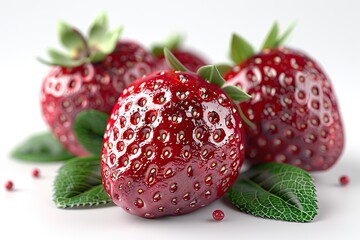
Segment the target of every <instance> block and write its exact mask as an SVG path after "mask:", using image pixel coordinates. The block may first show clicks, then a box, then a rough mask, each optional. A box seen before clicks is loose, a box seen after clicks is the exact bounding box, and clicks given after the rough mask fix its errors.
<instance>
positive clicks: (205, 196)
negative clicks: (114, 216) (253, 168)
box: [101, 53, 248, 218]
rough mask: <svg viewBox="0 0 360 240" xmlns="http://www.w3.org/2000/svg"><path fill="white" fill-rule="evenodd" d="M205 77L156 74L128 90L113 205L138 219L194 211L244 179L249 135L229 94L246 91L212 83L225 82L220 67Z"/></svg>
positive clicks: (119, 128) (106, 166)
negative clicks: (242, 169) (240, 176)
mask: <svg viewBox="0 0 360 240" xmlns="http://www.w3.org/2000/svg"><path fill="white" fill-rule="evenodd" d="M168 54H170V53H168ZM171 57H173V56H171V54H170V58H171ZM179 69H184V68H182V67H181V68H179ZM198 73H199V74H200V75H202V76H203V77H202V76H200V75H198V74H195V73H192V72H185V71H174V70H168V71H159V72H155V73H152V74H149V75H147V76H145V77H143V78H140V79H138V80H136V81H135V82H133V83H132V84H131V85H130V86H129V87H127V88H126V89H125V90H124V92H123V94H122V95H120V97H119V99H118V101H117V103H116V104H115V106H114V109H113V111H112V113H111V116H110V118H109V121H108V125H107V128H106V132H105V135H104V146H103V152H102V157H101V172H102V179H103V185H104V188H105V190H106V192H107V193H108V194H109V196H110V197H111V199H112V200H113V202H114V203H115V204H117V205H119V206H120V207H122V208H124V209H125V210H126V211H127V212H129V213H131V214H135V215H138V216H141V217H146V218H156V217H161V216H165V215H180V214H185V213H188V212H191V211H194V210H196V209H198V208H201V207H204V206H206V205H208V204H210V203H211V202H213V201H215V200H216V199H218V198H219V197H221V196H222V195H223V194H224V193H225V192H226V191H227V190H228V189H229V187H230V186H231V185H232V184H233V182H234V181H235V179H236V177H237V176H238V173H239V168H240V166H241V165H242V163H243V158H244V146H243V144H244V133H243V127H242V120H241V117H240V115H239V111H238V108H237V106H236V105H235V103H234V102H232V100H231V99H230V98H229V97H228V95H227V94H226V91H233V90H234V89H235V90H236V91H237V92H239V91H240V90H238V89H237V88H231V89H229V88H227V89H222V88H220V87H219V86H218V85H216V84H212V83H215V82H217V83H218V84H219V83H220V85H222V84H223V83H224V80H223V79H222V78H221V76H220V74H219V73H218V72H217V70H216V68H215V67H213V66H207V67H203V68H200V69H199V71H198ZM209 76H211V77H210V78H209ZM204 79H207V80H210V83H209V82H207V81H205V80H204ZM216 79H217V80H216ZM240 94H241V96H240V99H241V97H246V98H247V97H248V96H247V95H245V94H244V93H243V92H240ZM235 99H237V100H240V99H239V98H236V97H235Z"/></svg>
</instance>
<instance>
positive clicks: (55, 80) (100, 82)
mask: <svg viewBox="0 0 360 240" xmlns="http://www.w3.org/2000/svg"><path fill="white" fill-rule="evenodd" d="M103 22H106V21H103ZM99 24H103V23H99ZM74 32H75V31H74ZM78 34H80V33H78ZM105 34H107V33H105ZM106 36H107V35H106ZM85 40H86V41H87V42H88V43H87V44H88V45H89V46H90V48H91V44H95V43H91V41H88V40H87V39H85ZM108 40H109V38H108ZM115 40H116V41H117V39H115ZM104 41H105V40H104ZM116 41H114V43H113V44H111V45H114V49H113V50H112V52H111V53H107V54H103V53H100V52H99V53H100V54H99V55H98V57H99V56H100V57H101V58H100V59H98V58H97V59H93V61H92V62H89V59H91V57H93V56H96V52H95V50H96V49H101V48H98V46H97V45H96V44H95V46H92V48H91V49H87V50H88V51H85V50H86V47H84V49H85V50H84V52H79V53H78V55H79V57H81V56H84V57H85V60H84V62H85V63H82V62H80V63H79V65H75V66H72V67H68V66H66V65H64V64H63V63H61V62H60V63H58V64H53V65H54V66H53V67H52V68H51V70H50V72H49V73H48V74H47V76H46V77H45V79H44V81H43V84H42V89H41V108H42V114H43V118H44V119H45V121H46V122H47V124H48V125H49V127H50V128H51V130H52V132H53V133H54V135H55V136H56V137H57V139H59V141H60V142H61V143H62V144H63V145H64V147H65V148H66V149H67V150H68V151H69V152H71V153H72V154H74V155H76V156H82V155H88V154H89V153H88V152H87V151H86V150H85V149H84V148H83V147H82V146H81V145H80V144H79V143H78V141H77V139H76V137H75V135H74V132H73V122H74V119H75V118H76V116H77V114H78V113H79V112H81V111H84V110H89V109H95V110H98V111H101V112H105V113H110V112H111V109H112V108H113V105H114V104H115V102H116V100H117V98H118V96H119V95H120V93H121V92H122V91H123V90H124V88H125V87H126V86H127V85H129V84H130V83H131V82H132V81H134V80H135V79H136V78H138V77H141V76H143V75H144V74H146V73H150V72H152V70H153V68H154V67H155V59H154V58H153V57H152V55H151V54H150V53H149V52H148V51H147V50H146V49H145V48H143V47H142V46H140V45H139V44H137V43H135V42H132V41H123V40H120V41H117V42H116ZM106 46H107V45H106ZM107 48H108V46H107ZM77 51H78V49H74V52H77ZM91 54H93V55H91ZM87 55H89V56H87ZM70 59H71V58H70ZM56 63H57V62H56ZM61 64H62V65H61Z"/></svg>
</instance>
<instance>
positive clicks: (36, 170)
mask: <svg viewBox="0 0 360 240" xmlns="http://www.w3.org/2000/svg"><path fill="white" fill-rule="evenodd" d="M31 175H32V176H33V177H34V178H38V177H39V176H40V171H39V169H37V168H34V169H33V171H32V172H31Z"/></svg>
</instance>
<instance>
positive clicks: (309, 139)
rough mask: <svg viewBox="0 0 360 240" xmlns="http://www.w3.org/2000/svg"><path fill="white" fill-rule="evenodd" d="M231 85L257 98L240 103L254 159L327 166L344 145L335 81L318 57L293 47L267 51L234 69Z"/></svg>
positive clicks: (229, 76)
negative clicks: (248, 121)
mask: <svg viewBox="0 0 360 240" xmlns="http://www.w3.org/2000/svg"><path fill="white" fill-rule="evenodd" d="M224 78H225V80H227V84H231V85H235V86H240V87H242V88H243V89H244V90H245V91H246V92H247V93H248V94H250V95H252V98H251V99H250V100H249V101H247V102H244V103H242V104H241V107H242V110H243V112H244V114H245V115H246V116H247V117H248V118H249V120H250V121H252V122H253V123H254V124H255V125H256V127H255V128H251V127H249V126H245V132H246V139H247V146H246V153H245V155H246V158H247V159H249V161H250V163H256V162H279V163H288V164H292V165H295V166H298V167H301V168H303V169H305V170H308V171H317V170H326V169H328V168H330V167H331V166H332V165H333V164H334V163H335V162H336V161H337V159H338V158H339V156H340V155H341V153H342V151H343V147H344V131H343V125H342V120H341V114H340V111H339V107H338V102H337V100H336V95H335V92H334V89H333V88H332V86H331V82H330V79H329V78H328V76H327V75H326V74H325V72H324V71H323V70H322V69H321V67H320V65H318V64H317V63H316V62H315V61H314V60H313V59H311V58H310V57H309V56H307V55H306V54H305V53H302V52H300V51H296V50H293V49H290V48H277V47H275V48H271V49H264V50H263V51H262V52H260V53H257V54H255V55H253V56H251V57H250V58H248V59H246V60H244V61H242V62H241V63H239V64H237V65H236V66H234V67H232V69H231V70H230V71H228V72H227V73H226V74H225V76H224Z"/></svg>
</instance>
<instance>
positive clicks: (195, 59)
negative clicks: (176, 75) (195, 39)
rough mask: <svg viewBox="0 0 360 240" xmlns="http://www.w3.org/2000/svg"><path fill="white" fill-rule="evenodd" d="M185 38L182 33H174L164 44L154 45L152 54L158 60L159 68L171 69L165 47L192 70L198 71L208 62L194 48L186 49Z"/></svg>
mask: <svg viewBox="0 0 360 240" xmlns="http://www.w3.org/2000/svg"><path fill="white" fill-rule="evenodd" d="M183 40H184V39H183V38H182V37H181V36H180V35H174V36H172V37H171V38H169V39H168V40H167V41H166V42H164V43H163V44H157V45H154V46H153V47H152V54H153V56H155V58H156V60H157V64H156V65H157V70H159V71H160V70H170V69H171V67H170V66H169V65H168V64H167V62H166V60H165V56H164V48H165V47H166V48H168V49H170V50H171V52H172V53H173V54H174V56H175V57H176V58H177V59H178V60H179V61H180V62H181V63H182V64H183V65H184V66H185V67H186V68H187V69H189V70H190V71H192V72H196V71H197V70H198V69H199V68H200V67H202V66H204V65H206V64H207V61H206V60H205V59H204V58H203V57H202V56H201V55H200V54H199V53H196V52H195V51H194V50H189V49H186V48H184V47H183V46H182V43H183Z"/></svg>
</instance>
